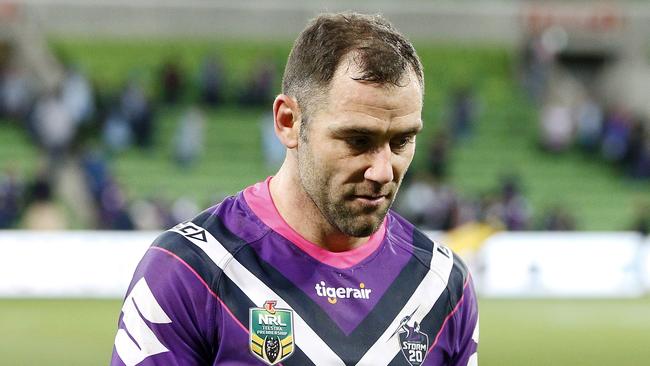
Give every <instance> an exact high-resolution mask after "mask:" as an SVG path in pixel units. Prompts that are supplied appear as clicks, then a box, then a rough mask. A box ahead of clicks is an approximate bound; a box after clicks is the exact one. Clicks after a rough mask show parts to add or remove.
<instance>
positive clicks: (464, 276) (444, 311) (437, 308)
mask: <svg viewBox="0 0 650 366" xmlns="http://www.w3.org/2000/svg"><path fill="white" fill-rule="evenodd" d="M468 276H469V272H468V269H467V266H466V265H465V263H464V262H463V261H462V260H460V257H458V256H456V254H454V264H453V267H452V269H451V273H450V274H449V281H448V283H447V288H446V289H445V291H444V292H443V293H442V294H441V295H440V297H439V298H438V300H437V301H436V303H435V305H434V306H433V308H432V309H431V311H430V312H429V313H428V314H427V315H426V316H425V317H424V319H422V322H421V323H420V327H421V328H423V329H435V330H436V331H435V334H433V332H432V334H428V336H429V350H427V352H428V351H432V350H433V348H431V347H432V346H433V342H435V341H436V338H437V337H438V335H439V334H440V333H441V332H442V331H444V328H443V326H445V327H447V326H449V325H448V324H445V321H446V320H447V317H448V316H449V315H451V314H452V313H454V310H456V306H459V304H460V302H461V301H463V300H464V299H463V297H464V294H465V287H466V286H469V283H468V280H469V278H468ZM462 305H463V304H460V306H462ZM460 310H461V309H458V310H457V311H460ZM445 356H446V358H445V361H446V362H447V361H450V360H451V359H452V358H453V357H454V356H455V355H445ZM404 360H405V359H404V355H402V352H399V353H398V354H397V355H396V356H395V357H394V358H393V360H392V361H391V362H390V363H389V364H388V365H389V366H391V365H395V366H397V365H405V363H404Z"/></svg>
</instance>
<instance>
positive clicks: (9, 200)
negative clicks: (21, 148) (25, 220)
mask: <svg viewBox="0 0 650 366" xmlns="http://www.w3.org/2000/svg"><path fill="white" fill-rule="evenodd" d="M23 185H24V184H23V182H22V181H21V179H20V178H18V176H17V174H16V173H15V172H14V171H13V170H11V169H5V171H4V174H2V175H0V229H9V228H12V227H14V225H16V224H17V223H18V219H19V217H20V214H21V213H22V211H23V193H24V192H23V191H24V187H23Z"/></svg>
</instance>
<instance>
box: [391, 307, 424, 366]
mask: <svg viewBox="0 0 650 366" xmlns="http://www.w3.org/2000/svg"><path fill="white" fill-rule="evenodd" d="M410 322H411V315H408V316H405V317H404V319H402V321H401V322H400V324H399V327H398V328H397V331H395V333H397V334H399V344H400V348H401V349H402V354H403V355H404V357H405V358H406V361H407V362H408V363H409V364H410V365H411V366H420V365H422V363H423V362H424V359H425V358H426V357H427V351H428V350H429V336H428V335H427V334H426V333H423V332H420V324H419V323H418V322H417V321H415V320H414V321H413V323H412V325H409V323H410Z"/></svg>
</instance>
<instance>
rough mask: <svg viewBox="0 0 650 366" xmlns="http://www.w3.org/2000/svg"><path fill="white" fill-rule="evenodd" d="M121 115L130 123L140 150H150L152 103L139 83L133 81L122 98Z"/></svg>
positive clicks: (129, 83)
mask: <svg viewBox="0 0 650 366" xmlns="http://www.w3.org/2000/svg"><path fill="white" fill-rule="evenodd" d="M120 108H121V113H122V114H123V115H124V117H125V118H126V119H127V121H129V124H130V126H131V131H132V132H133V138H134V141H135V143H136V145H137V146H138V147H140V148H149V147H151V145H152V143H153V135H154V116H153V110H152V107H151V103H150V102H149V100H148V99H147V97H146V95H145V93H144V90H143V89H142V86H141V85H140V83H139V82H137V81H136V80H135V79H131V80H129V81H128V82H127V86H126V88H125V89H124V91H123V92H122V95H121V96H120Z"/></svg>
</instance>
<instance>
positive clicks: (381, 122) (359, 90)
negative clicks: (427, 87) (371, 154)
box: [324, 62, 422, 129]
mask: <svg viewBox="0 0 650 366" xmlns="http://www.w3.org/2000/svg"><path fill="white" fill-rule="evenodd" d="M360 75H361V72H360V71H359V70H358V68H357V67H356V66H354V64H353V63H349V62H348V63H347V64H346V63H345V62H344V63H343V64H342V65H341V66H340V67H339V68H338V69H337V72H336V74H335V75H334V78H333V79H332V81H331V84H330V89H329V92H328V100H327V102H326V103H325V106H324V107H325V108H324V110H325V112H326V113H327V114H328V122H327V123H328V128H329V129H338V128H346V127H350V126H358V125H362V126H363V127H366V128H381V129H401V128H408V129H413V128H418V129H419V128H421V125H422V118H421V114H422V89H421V87H420V84H419V82H418V81H417V78H416V76H415V73H413V72H412V71H411V72H407V73H406V74H405V75H404V77H403V78H402V80H401V82H400V85H399V86H396V85H380V84H376V83H371V82H366V81H359V80H355V79H356V78H358V77H359V76H360Z"/></svg>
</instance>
